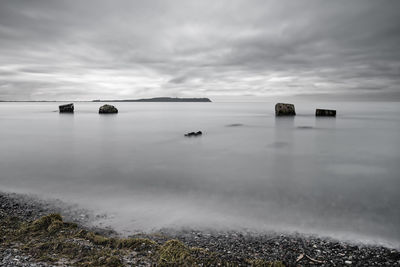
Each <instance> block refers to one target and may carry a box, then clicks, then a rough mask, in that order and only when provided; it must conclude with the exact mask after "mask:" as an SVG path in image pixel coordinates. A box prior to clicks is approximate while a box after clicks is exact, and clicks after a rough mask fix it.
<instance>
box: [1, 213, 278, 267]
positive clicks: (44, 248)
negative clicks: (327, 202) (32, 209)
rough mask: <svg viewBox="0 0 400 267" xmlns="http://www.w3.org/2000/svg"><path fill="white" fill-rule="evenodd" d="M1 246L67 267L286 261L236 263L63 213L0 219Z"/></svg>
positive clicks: (258, 263) (178, 243) (274, 264)
mask: <svg viewBox="0 0 400 267" xmlns="http://www.w3.org/2000/svg"><path fill="white" fill-rule="evenodd" d="M0 245H1V246H2V247H8V248H16V249H19V250H21V251H23V252H24V253H26V254H28V255H30V256H31V257H33V258H34V259H35V260H36V261H39V262H48V263H52V264H54V265H58V264H60V265H65V264H67V265H68V266H107V267H108V266H116V267H118V266H130V265H139V263H143V264H145V265H152V266H217V265H218V266H238V265H240V266H243V265H248V266H270V267H282V266H283V264H282V263H281V262H268V261H264V260H262V259H248V260H246V261H245V262H242V263H240V264H239V263H238V262H231V261H229V260H226V259H224V258H223V257H221V255H219V254H217V253H214V252H210V251H208V250H206V249H202V248H191V247H188V246H186V245H185V244H184V243H182V242H181V241H179V240H175V239H172V240H168V241H166V242H163V243H157V242H155V241H153V240H151V239H149V238H116V237H107V236H104V235H101V234H98V233H95V232H92V231H88V230H85V229H82V228H80V227H79V226H78V225H77V224H74V223H68V222H64V221H63V219H62V217H61V216H60V215H59V214H50V215H47V216H44V217H41V218H39V219H37V220H34V221H22V220H21V219H19V218H17V217H2V218H1V220H0Z"/></svg>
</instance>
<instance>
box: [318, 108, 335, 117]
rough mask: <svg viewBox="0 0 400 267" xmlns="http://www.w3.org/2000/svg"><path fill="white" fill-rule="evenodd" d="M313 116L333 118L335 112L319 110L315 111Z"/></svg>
mask: <svg viewBox="0 0 400 267" xmlns="http://www.w3.org/2000/svg"><path fill="white" fill-rule="evenodd" d="M315 116H317V117H335V116H336V110H333V109H319V108H317V109H316V110H315Z"/></svg>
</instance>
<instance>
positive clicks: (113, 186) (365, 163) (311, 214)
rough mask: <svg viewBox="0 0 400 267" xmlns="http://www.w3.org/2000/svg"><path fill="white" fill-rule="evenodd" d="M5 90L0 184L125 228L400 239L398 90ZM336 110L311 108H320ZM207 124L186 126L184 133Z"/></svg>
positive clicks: (0, 106) (381, 240)
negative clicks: (242, 93)
mask: <svg viewBox="0 0 400 267" xmlns="http://www.w3.org/2000/svg"><path fill="white" fill-rule="evenodd" d="M59 104H60V103H0V124H1V131H0V151H1V152H0V190H12V191H17V192H27V193H34V194H39V195H41V196H42V197H45V198H46V197H57V198H61V199H63V200H65V201H69V202H74V203H78V204H79V205H81V206H82V207H85V208H90V209H93V210H96V211H98V212H104V213H107V214H109V215H110V218H112V219H111V220H109V223H110V224H111V225H112V226H113V227H115V228H116V229H117V230H119V231H122V232H123V231H127V232H128V233H129V232H132V231H137V230H139V231H151V230H157V229H159V228H163V227H172V228H178V229H179V228H180V227H194V228H203V229H218V230H232V229H233V230H251V231H270V230H273V231H284V232H286V231H289V232H292V231H299V232H302V233H312V234H320V235H324V236H332V237H335V238H342V239H353V240H357V241H362V242H372V243H374V242H379V243H384V244H387V245H390V246H395V247H399V244H400V204H399V203H400V194H399V190H400V178H399V177H400V175H399V174H400V104H399V103H376V102H374V103H340V104H338V103H325V104H323V105H321V104H320V105H316V104H315V103H295V104H296V110H297V113H298V115H297V116H296V117H294V118H275V116H274V103H115V105H116V106H117V107H118V109H119V111H120V112H119V114H116V115H99V114H97V111H98V107H99V106H100V105H101V103H76V104H75V110H76V112H75V114H73V115H72V114H59V113H58V112H57V109H58V105H59ZM317 107H322V108H335V109H337V110H338V116H337V117H336V118H315V117H314V111H315V108H317ZM198 130H201V131H203V133H204V134H203V136H201V137H197V138H186V137H184V136H183V134H184V133H186V132H190V131H198Z"/></svg>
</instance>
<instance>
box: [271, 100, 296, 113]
mask: <svg viewBox="0 0 400 267" xmlns="http://www.w3.org/2000/svg"><path fill="white" fill-rule="evenodd" d="M275 115H276V116H294V115H296V111H295V109H294V105H293V104H286V103H278V104H276V105H275Z"/></svg>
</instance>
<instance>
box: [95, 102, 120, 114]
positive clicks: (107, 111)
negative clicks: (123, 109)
mask: <svg viewBox="0 0 400 267" xmlns="http://www.w3.org/2000/svg"><path fill="white" fill-rule="evenodd" d="M99 113H100V114H110V113H118V109H117V108H116V107H114V106H113V105H107V104H106V105H103V106H101V107H100V108H99Z"/></svg>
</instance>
